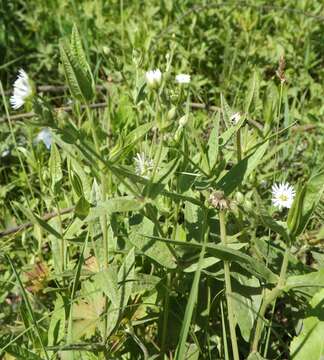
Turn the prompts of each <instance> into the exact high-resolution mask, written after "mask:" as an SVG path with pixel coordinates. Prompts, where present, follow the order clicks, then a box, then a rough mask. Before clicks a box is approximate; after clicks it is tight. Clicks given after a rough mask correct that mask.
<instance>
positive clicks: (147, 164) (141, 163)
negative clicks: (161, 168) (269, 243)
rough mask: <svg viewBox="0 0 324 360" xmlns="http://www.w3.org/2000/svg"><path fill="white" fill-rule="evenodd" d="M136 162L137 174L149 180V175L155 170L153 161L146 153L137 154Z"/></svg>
mask: <svg viewBox="0 0 324 360" xmlns="http://www.w3.org/2000/svg"><path fill="white" fill-rule="evenodd" d="M134 161H135V172H136V174H137V175H140V176H143V177H145V178H147V175H148V174H149V173H150V171H151V170H152V168H153V165H154V163H153V160H152V159H149V158H147V157H146V156H145V154H144V153H137V154H136V156H135V157H134Z"/></svg>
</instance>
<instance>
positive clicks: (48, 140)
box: [34, 128, 52, 150]
mask: <svg viewBox="0 0 324 360" xmlns="http://www.w3.org/2000/svg"><path fill="white" fill-rule="evenodd" d="M34 141H35V144H38V143H39V142H40V141H42V142H43V143H44V145H45V146H46V149H47V150H49V149H50V148H51V145H52V133H51V131H50V129H48V128H44V129H42V130H41V131H40V132H39V133H38V134H37V136H36V138H35V140H34Z"/></svg>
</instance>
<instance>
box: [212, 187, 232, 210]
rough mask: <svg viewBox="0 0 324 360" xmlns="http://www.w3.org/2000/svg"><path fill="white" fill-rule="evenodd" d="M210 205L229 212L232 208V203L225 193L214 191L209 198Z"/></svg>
mask: <svg viewBox="0 0 324 360" xmlns="http://www.w3.org/2000/svg"><path fill="white" fill-rule="evenodd" d="M209 203H210V204H211V206H212V207H214V208H215V209H219V210H228V209H230V208H231V206H230V202H229V200H228V199H226V197H225V196H224V192H223V191H214V192H212V193H211V195H210V197H209Z"/></svg>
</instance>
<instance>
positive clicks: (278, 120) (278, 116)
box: [274, 82, 284, 181]
mask: <svg viewBox="0 0 324 360" xmlns="http://www.w3.org/2000/svg"><path fill="white" fill-rule="evenodd" d="M283 84H284V83H283V82H281V83H280V94H279V104H278V112H277V129H276V147H277V146H278V142H279V125H280V113H281V103H282V93H283ZM278 155H279V154H278V151H277V152H276V156H275V163H276V168H277V167H278V159H279V157H278ZM275 180H276V171H275V172H274V181H275Z"/></svg>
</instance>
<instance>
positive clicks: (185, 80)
mask: <svg viewBox="0 0 324 360" xmlns="http://www.w3.org/2000/svg"><path fill="white" fill-rule="evenodd" d="M190 80H191V78H190V75H188V74H178V75H177V76H176V82H177V83H178V84H189V83H190Z"/></svg>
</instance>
